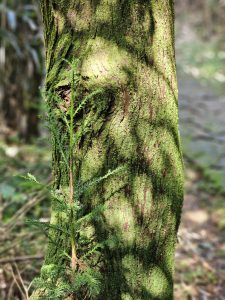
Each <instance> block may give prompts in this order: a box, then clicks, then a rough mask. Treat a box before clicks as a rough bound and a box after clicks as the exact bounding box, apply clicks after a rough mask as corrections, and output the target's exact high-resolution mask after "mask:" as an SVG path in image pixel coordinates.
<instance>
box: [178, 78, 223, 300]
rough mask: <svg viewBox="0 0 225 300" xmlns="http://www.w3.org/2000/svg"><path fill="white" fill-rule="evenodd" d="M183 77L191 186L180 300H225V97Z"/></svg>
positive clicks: (182, 123)
mask: <svg viewBox="0 0 225 300" xmlns="http://www.w3.org/2000/svg"><path fill="white" fill-rule="evenodd" d="M179 73H180V74H179ZM179 73H178V78H179V90H180V97H179V105H180V129H181V138H182V144H183V148H184V155H185V165H186V171H185V174H186V184H185V199H184V207H183V214H182V221H181V226H180V229H179V244H178V248H177V252H176V277H175V300H224V299H225V218H224V217H225V192H224V187H225V185H224V183H225V176H224V172H225V167H224V163H225V153H224V149H225V131H224V128H225V119H224V115H223V114H224V111H225V97H223V96H221V95H218V94H216V93H215V92H213V89H212V88H210V87H208V86H206V85H205V84H203V83H201V82H199V81H198V80H196V79H194V78H193V77H191V76H190V75H185V74H184V73H183V72H179Z"/></svg>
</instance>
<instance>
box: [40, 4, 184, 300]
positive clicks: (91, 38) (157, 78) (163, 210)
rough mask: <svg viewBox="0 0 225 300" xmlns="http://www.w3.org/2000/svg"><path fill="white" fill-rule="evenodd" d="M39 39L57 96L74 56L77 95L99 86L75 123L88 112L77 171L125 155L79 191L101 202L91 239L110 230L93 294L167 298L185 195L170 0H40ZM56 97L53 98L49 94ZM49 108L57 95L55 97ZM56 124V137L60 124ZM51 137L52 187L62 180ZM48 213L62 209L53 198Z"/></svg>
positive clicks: (59, 245) (84, 173) (87, 173)
mask: <svg viewBox="0 0 225 300" xmlns="http://www.w3.org/2000/svg"><path fill="white" fill-rule="evenodd" d="M41 8H42V14H43V21H44V31H45V46H46V66H47V77H46V89H47V91H56V92H58V93H59V95H61V97H62V100H63V99H64V100H65V94H68V93H69V92H68V89H70V76H69V74H70V70H69V67H68V64H67V63H66V62H65V61H63V60H62V58H65V59H66V60H68V61H72V59H74V58H78V59H79V73H80V75H81V78H82V83H81V87H79V89H80V96H81V97H82V94H85V93H89V92H93V91H94V90H96V89H98V88H101V89H103V90H104V93H103V95H102V94H101V96H95V97H94V98H93V99H92V100H91V101H90V102H88V103H87V105H86V106H85V108H84V109H83V112H82V114H80V115H79V117H78V118H76V120H75V121H76V124H75V126H78V127H79V126H82V124H83V123H84V121H85V120H87V119H90V120H91V122H90V123H89V125H88V130H86V131H85V133H84V135H83V137H82V140H81V142H80V143H79V146H78V149H75V151H76V159H75V165H76V170H77V171H76V174H74V176H75V178H77V180H81V181H87V180H90V179H92V178H94V177H95V176H100V175H103V174H105V173H106V172H107V170H109V169H111V170H112V169H115V168H116V167H118V166H120V165H124V164H126V165H127V166H128V171H126V173H125V174H118V175H117V176H113V177H109V178H108V179H107V180H106V181H104V182H102V183H101V185H100V186H99V185H98V187H95V188H92V190H91V192H90V191H89V193H87V194H86V195H85V199H83V201H84V204H85V205H86V207H87V209H90V208H91V207H93V206H95V205H96V204H97V203H107V209H106V211H105V212H104V222H100V223H98V224H95V233H96V239H97V240H99V241H101V240H103V239H105V238H108V237H110V236H113V235H114V236H115V235H116V237H117V240H118V241H119V242H118V245H117V247H116V249H115V248H112V249H111V248H109V249H106V250H105V251H104V253H103V256H104V257H103V262H104V263H103V266H101V271H102V274H103V276H104V282H103V287H104V288H103V289H102V293H101V295H100V296H99V298H98V299H107V300H113V299H115V300H119V299H127V300H128V299H135V300H138V299H142V300H143V299H146V300H147V299H148V300H149V299H172V298H173V273H174V251H175V245H176V234H177V230H178V226H179V222H180V215H181V208H182V201H183V163H182V155H181V149H180V140H179V133H178V101H177V81H176V67H175V52H174V7H173V1H171V0H145V1H136V0H134V1H130V0H123V1H122V0H121V1H119V0H114V1H106V0H93V1H90V0H85V1H82V0H80V1H79V0H70V1H68V0H67V1H64V0H62V1H56V0H48V1H46V0H45V1H44V0H43V1H42V2H41ZM53 105H54V103H53ZM55 107H56V109H58V108H57V104H56V103H55ZM63 126H64V125H63V123H62V122H61V123H60V121H59V126H58V130H60V132H61V137H62V141H63V135H64V132H65V131H64V127H63ZM57 145H58V143H57V142H56V141H53V173H54V179H55V187H56V188H57V189H59V188H60V187H61V186H66V185H69V178H68V174H67V173H68V172H66V171H65V170H66V166H65V164H64V162H63V158H62V155H61V152H60V149H59V148H58V146H57ZM52 222H53V223H56V224H65V226H66V217H65V216H63V215H60V214H58V213H56V212H55V210H54V206H53V207H52ZM51 234H52V236H51V238H52V239H53V240H54V242H55V243H50V244H49V248H48V252H47V255H46V260H45V264H47V265H49V264H64V263H65V262H64V261H63V260H62V258H61V257H60V253H61V251H62V250H64V251H69V250H68V248H69V246H68V241H67V239H66V237H65V236H64V235H63V234H61V233H60V234H59V233H57V232H52V233H51Z"/></svg>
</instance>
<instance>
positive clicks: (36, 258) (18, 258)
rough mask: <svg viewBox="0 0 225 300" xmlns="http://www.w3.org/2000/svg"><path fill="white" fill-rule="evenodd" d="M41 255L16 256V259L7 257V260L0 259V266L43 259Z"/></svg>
mask: <svg viewBox="0 0 225 300" xmlns="http://www.w3.org/2000/svg"><path fill="white" fill-rule="evenodd" d="M43 258H44V256H43V255H33V256H32V255H30V256H29V255H27V256H18V257H9V258H2V259H0V264H8V263H13V262H14V263H15V262H21V261H27V260H39V259H43Z"/></svg>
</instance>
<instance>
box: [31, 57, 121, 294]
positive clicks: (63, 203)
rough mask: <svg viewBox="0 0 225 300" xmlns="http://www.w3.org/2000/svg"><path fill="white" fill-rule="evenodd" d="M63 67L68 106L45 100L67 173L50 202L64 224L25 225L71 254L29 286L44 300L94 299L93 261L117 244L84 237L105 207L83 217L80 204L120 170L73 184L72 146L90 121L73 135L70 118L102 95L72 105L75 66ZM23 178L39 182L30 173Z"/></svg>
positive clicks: (97, 285)
mask: <svg viewBox="0 0 225 300" xmlns="http://www.w3.org/2000/svg"><path fill="white" fill-rule="evenodd" d="M67 63H68V64H69V65H70V67H71V70H72V71H71V84H70V88H71V93H70V103H69V106H68V107H67V108H66V111H65V109H61V107H62V104H61V102H62V98H61V97H60V96H59V95H57V94H55V93H53V94H52V93H48V94H46V95H45V96H46V97H47V98H48V99H50V100H48V101H47V112H48V124H49V128H50V130H51V133H52V135H53V136H54V141H55V142H56V143H57V148H58V149H59V151H60V153H61V155H62V159H63V161H64V164H65V166H66V168H67V172H68V186H66V187H65V186H63V187H61V188H59V189H52V190H51V198H52V203H53V205H54V210H55V211H56V212H57V211H58V212H60V213H64V214H65V215H66V216H67V219H66V220H67V223H68V224H66V226H64V227H63V228H62V227H61V226H60V225H58V224H50V223H46V222H40V221H38V220H28V221H27V222H28V223H29V224H30V225H32V226H36V227H38V228H39V229H40V230H41V231H43V232H44V234H46V235H47V236H48V238H49V240H50V242H52V243H54V241H52V240H51V231H52V230H53V231H57V232H60V234H63V235H64V236H65V237H66V238H67V239H68V240H69V241H70V249H69V251H68V252H65V251H64V252H62V253H61V254H60V255H61V258H62V259H63V260H64V261H67V262H68V263H67V264H66V266H65V267H64V266H61V265H60V266H56V265H53V264H52V265H44V266H43V267H42V270H41V276H40V277H39V278H36V279H35V280H34V281H33V285H34V286H35V287H36V289H39V290H41V291H42V292H43V293H42V294H43V299H54V300H56V299H64V298H66V297H67V296H69V295H75V296H76V299H87V298H88V299H94V298H96V296H98V295H99V293H100V291H101V281H102V277H101V274H100V272H99V271H98V270H96V268H94V266H93V263H92V262H93V261H94V260H95V258H96V257H97V256H99V255H100V254H101V251H102V250H103V249H104V248H105V247H113V246H114V245H115V244H116V240H115V238H113V237H112V238H110V239H108V240H105V241H102V242H96V241H95V238H94V234H92V233H90V234H89V236H87V235H86V234H84V232H85V233H87V232H88V230H89V231H90V232H91V228H92V224H93V222H96V221H99V220H101V218H102V216H103V213H104V210H105V208H106V205H104V204H99V205H97V206H96V207H95V208H93V209H92V210H91V211H90V212H88V213H86V212H85V210H84V207H83V205H82V203H81V200H80V199H81V196H83V195H84V193H85V192H86V191H87V190H88V189H90V188H91V187H93V186H95V185H98V184H99V183H100V182H102V181H104V180H106V179H107V178H109V177H111V176H115V175H116V174H118V173H119V172H121V171H122V170H124V169H125V168H124V167H118V168H116V169H115V170H109V171H108V172H107V173H106V174H105V175H103V176H101V177H96V178H94V179H92V180H89V181H87V182H84V183H82V182H76V183H75V180H74V173H75V169H74V168H75V167H74V165H75V164H74V160H75V157H74V146H75V145H76V144H77V143H79V141H80V139H81V137H82V135H83V134H84V132H85V130H86V127H88V124H89V120H85V122H84V125H83V126H81V127H80V129H78V130H74V118H75V117H76V116H77V115H78V114H79V113H80V111H81V110H82V109H83V108H84V107H85V106H86V105H87V103H88V102H89V101H90V100H91V99H92V98H93V97H94V96H96V95H101V93H103V90H102V89H98V90H96V91H94V92H92V93H90V94H89V95H87V96H85V97H84V98H83V99H82V100H81V101H76V100H77V98H76V97H77V91H76V86H78V84H79V80H80V77H79V74H78V72H77V65H78V62H77V61H74V62H72V63H69V62H67ZM52 102H54V103H55V104H56V106H57V107H58V108H57V109H56V110H55V109H54V108H53V107H52V105H51V103H52ZM55 104H54V105H55ZM59 119H60V120H62V122H63V124H64V128H65V130H66V132H65V139H64V140H62V136H60V134H59V130H58V123H59ZM62 141H63V142H62ZM26 179H27V180H32V181H34V182H35V183H39V182H38V181H37V179H36V178H35V177H34V176H33V175H31V174H29V173H28V175H27V176H26ZM65 228H66V229H65Z"/></svg>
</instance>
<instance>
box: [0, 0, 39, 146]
mask: <svg viewBox="0 0 225 300" xmlns="http://www.w3.org/2000/svg"><path fill="white" fill-rule="evenodd" d="M38 11H39V10H38V7H37V5H36V4H35V3H34V2H33V1H31V0H20V1H14V0H8V1H1V4H0V14H1V30H0V41H1V47H0V48H1V51H0V76H1V82H0V91H1V92H0V106H1V116H0V117H1V119H0V122H1V134H2V135H4V136H5V137H10V136H11V137H12V136H18V137H20V138H23V139H24V140H25V141H28V140H30V139H31V137H32V136H33V137H34V136H37V135H38V112H39V109H40V107H39V103H40V91H39V86H40V84H41V80H42V75H43V71H42V69H43V68H42V67H43V64H42V62H43V59H42V49H41V46H42V35H41V28H40V26H39V25H40V19H39V18H38Z"/></svg>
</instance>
